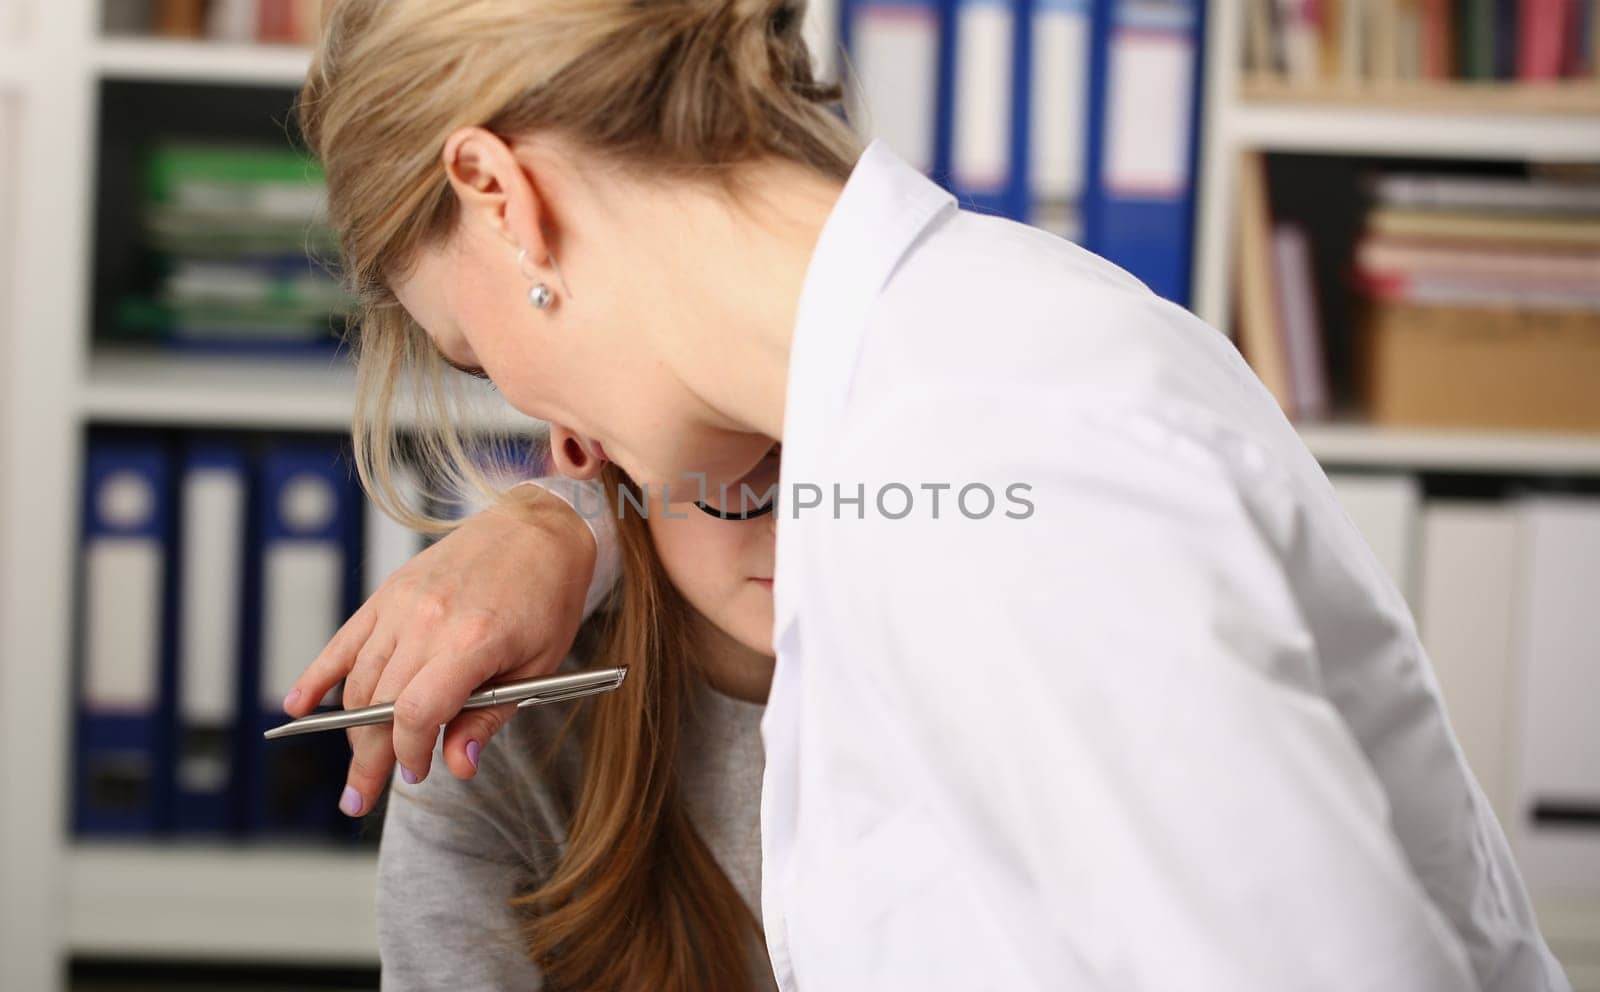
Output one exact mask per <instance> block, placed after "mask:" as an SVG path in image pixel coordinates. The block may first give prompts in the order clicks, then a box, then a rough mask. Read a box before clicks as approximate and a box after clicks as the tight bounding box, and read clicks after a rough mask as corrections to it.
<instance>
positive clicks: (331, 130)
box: [295, 0, 861, 990]
mask: <svg viewBox="0 0 1600 992" xmlns="http://www.w3.org/2000/svg"><path fill="white" fill-rule="evenodd" d="M803 15H804V0H331V2H329V3H328V4H326V5H325V7H324V21H323V27H322V33H321V37H320V41H319V45H318V47H317V50H316V52H315V53H314V56H313V60H312V64H311V68H310V71H309V73H308V75H307V78H306V83H305V86H304V88H303V89H302V90H301V92H300V95H299V98H298V100H297V102H296V107H295V112H296V117H297V120H298V125H299V128H300V131H301V133H302V134H303V135H304V136H305V138H306V140H307V143H308V144H309V146H310V149H311V151H312V153H313V154H314V155H315V156H316V157H317V159H318V160H319V163H320V165H321V167H322V170H323V172H324V174H325V176H326V179H327V184H328V220H329V222H330V224H331V226H332V228H333V231H334V234H335V236H336V238H337V240H338V243H339V250H340V258H339V260H338V270H339V276H340V278H341V280H342V281H343V283H344V285H345V287H346V289H347V290H348V291H349V292H350V293H351V295H352V296H353V297H354V298H355V300H356V320H355V321H354V322H353V327H354V330H353V332H352V333H351V335H350V337H349V340H348V344H349V345H350V348H351V350H352V352H353V354H354V356H355V359H356V367H357V373H356V390H357V398H356V412H355V418H354V423H353V425H352V434H353V438H354V454H355V463H356V468H357V471H358V474H359V476H360V479H361V483H362V487H363V488H364V489H365V490H366V491H367V493H368V495H369V497H370V498H372V500H373V501H374V502H375V503H377V504H378V505H379V506H380V507H382V508H383V509H384V510H385V511H386V512H387V513H389V514H390V515H391V516H393V517H395V518H396V519H397V520H400V521H402V522H404V523H406V524H407V525H409V526H411V527H413V528H415V529H417V530H422V531H428V532H434V533H437V532H440V531H443V530H447V529H449V527H450V526H451V523H450V521H449V520H447V519H440V518H438V517H436V516H433V515H430V514H429V513H427V512H426V511H425V510H422V509H418V508H415V507H413V506H412V505H411V504H410V503H409V502H408V500H407V499H406V497H405V495H404V490H403V488H402V487H401V486H400V485H399V484H398V481H397V477H398V475H399V473H398V471H397V469H396V466H397V464H398V463H399V462H400V461H401V454H400V451H399V449H400V438H399V437H398V428H399V427H401V426H402V425H403V426H404V427H405V429H406V432H407V434H408V436H409V438H410V440H411V442H412V444H411V445H410V448H411V451H412V453H413V457H415V458H416V459H418V460H419V461H420V462H421V463H422V464H421V467H422V469H423V471H424V473H425V474H426V475H427V476H428V477H429V478H430V479H432V480H437V481H439V484H440V487H441V488H442V489H444V490H446V491H451V492H462V491H470V490H474V489H475V490H477V491H479V492H484V493H489V494H491V495H492V494H493V492H494V487H493V486H492V485H491V484H490V483H489V482H488V481H487V479H486V478H485V477H484V475H483V473H482V472H481V471H480V470H479V468H478V466H477V465H476V464H475V461H474V458H473V457H472V456H471V453H470V450H469V445H468V444H467V443H466V442H465V441H464V439H463V435H462V428H461V426H460V425H461V423H462V422H463V417H464V416H465V414H466V411H467V410H468V409H469V404H468V400H467V398H466V394H465V393H463V391H462V390H461V389H460V388H459V387H460V386H461V385H463V384H464V382H465V380H464V378H463V377H461V376H460V375H459V374H457V373H455V372H453V371H451V370H449V368H448V367H447V366H446V365H445V364H444V363H443V361H442V360H441V359H440V358H439V356H438V354H437V353H436V351H435V350H434V348H433V347H432V345H431V343H430V342H429V340H428V338H427V335H426V334H425V332H424V331H423V330H422V328H421V327H419V326H418V325H417V324H416V322H415V321H414V320H413V319H412V318H411V317H410V315H409V314H407V313H406V311H405V310H404V309H403V308H402V307H401V306H400V304H399V302H398V300H397V299H396V298H395V296H394V293H393V290H392V289H391V284H392V281H393V280H394V279H395V278H396V277H397V276H399V275H402V274H404V273H405V272H406V271H407V270H408V268H409V266H410V265H411V263H412V262H413V261H414V260H415V259H416V258H417V257H418V255H419V254H420V253H421V252H422V251H423V250H424V249H428V248H433V247H439V246H442V245H444V244H446V243H447V242H448V240H449V238H450V237H451V235H452V234H453V233H454V230H455V227H456V224H457V221H458V212H459V204H458V202H457V200H456V198H455V195H454V193H453V191H452V189H451V187H450V185H449V183H448V181H447V179H446V177H445V174H444V170H443V166H442V164H441V162H440V153H441V150H442V148H443V144H444V141H445V139H446V138H447V137H448V136H449V135H450V134H451V133H452V132H453V131H454V130H456V129H457V128H459V127H462V126H467V125H478V126H482V127H484V128H486V129H488V130H490V131H492V132H494V133H495V134H497V135H499V136H501V137H502V138H503V139H506V140H508V141H509V140H511V139H514V138H516V137H521V136H526V135H531V134H535V133H549V134H553V135H559V136H560V137H561V138H562V139H563V140H565V141H566V142H568V143H570V144H571V146H573V147H576V148H579V149H581V150H582V151H583V152H584V153H585V154H588V155H592V156H594V157H595V160H596V161H598V162H604V163H605V164H607V165H609V166H612V167H617V168H620V169H623V170H625V171H627V172H628V173H629V174H631V175H635V176H638V177H641V178H648V179H650V180H652V181H655V182H685V183H704V184H710V187H711V188H714V189H718V190H720V191H722V192H723V193H725V194H726V195H728V196H730V197H731V198H733V199H734V200H736V201H737V200H738V197H739V195H740V193H741V192H742V186H741V179H742V177H743V175H744V173H745V170H743V169H742V168H741V167H742V166H745V165H747V164H751V163H756V162H759V161H763V160H782V161H787V162H792V163H796V164H799V165H801V166H803V167H806V168H808V169H811V170H813V171H814V172H816V173H817V174H818V175H820V176H823V177H825V178H829V179H833V180H837V181H840V182H843V181H844V180H845V179H847V178H848V177H849V174H850V171H851V169H852V168H853V166H854V163H855V161H856V159H857V157H858V156H859V154H860V150H861V142H860V139H859V138H858V137H857V136H856V133H855V131H854V130H853V129H852V128H851V126H850V124H849V123H848V122H847V121H846V120H845V119H844V118H843V117H842V116H841V115H840V114H839V113H838V112H837V111H839V110H840V109H841V108H840V107H839V101H840V99H841V97H842V92H841V90H840V88H839V87H838V86H837V85H821V84H819V83H818V82H817V81H816V80H815V79H814V78H813V76H812V72H811V65H812V62H811V54H810V52H809V51H808V50H807V46H806V43H805V41H804V40H803V38H802V36H801V22H802V21H803V19H804V16H803ZM402 399H404V400H405V401H406V403H407V404H408V405H409V406H410V410H409V411H407V415H406V416H403V417H402V416H397V412H398V411H397V409H396V407H397V404H398V403H399V402H400V401H401V400H402ZM612 491H613V492H614V491H615V490H614V489H613V490H612ZM623 532H624V535H625V536H624V546H625V550H626V555H627V562H628V570H629V578H628V579H627V580H626V581H625V584H624V588H623V590H622V592H621V593H620V600H619V603H618V608H617V609H616V610H615V611H614V612H613V613H612V614H610V615H609V617H608V618H607V619H606V620H605V621H603V623H604V624H606V626H603V627H601V628H600V629H601V630H602V633H601V634H600V648H599V651H598V653H599V654H602V655H608V656H615V657H619V658H621V657H626V658H629V659H630V660H629V662H628V663H629V664H630V666H631V665H637V664H641V663H644V664H647V665H648V668H649V672H650V674H647V675H646V677H645V678H643V679H640V678H638V674H643V673H635V674H633V675H631V676H630V678H629V679H628V681H627V682H626V683H625V684H624V689H628V690H630V691H627V692H619V693H616V694H612V695H610V696H607V697H604V698H600V699H596V700H594V701H592V703H593V705H592V706H590V707H586V708H585V709H584V712H585V713H588V714H590V715H591V716H592V722H591V723H590V724H589V726H588V728H587V730H586V737H585V751H586V760H585V763H584V770H583V776H584V781H583V785H582V799H581V800H580V803H579V808H578V812H577V815H576V817H575V819H574V821H573V823H572V825H571V829H570V831H569V834H568V842H567V847H566V849H565V852H564V855H563V858H562V860H561V862H560V863H559V864H558V866H557V867H556V869H555V872H554V874H552V875H551V876H550V878H549V880H548V882H547V883H546V884H544V885H543V886H542V887H541V888H539V889H538V890H536V891H534V892H531V893H528V894H527V896H526V898H525V899H523V900H521V901H520V903H519V904H520V905H522V906H523V907H524V908H526V909H529V910H531V911H533V912H532V917H531V922H530V924H529V927H530V929H529V933H528V936H529V952H530V955H531V956H533V957H534V958H535V959H536V960H538V961H540V963H541V964H542V965H543V966H544V967H545V970H546V977H547V979H548V981H549V983H550V985H551V987H552V988H561V989H590V988H607V989H612V988H621V989H652V990H655V989H664V990H679V989H681V990H691V989H694V990H700V989H717V990H721V989H725V988H737V987H740V986H742V985H743V984H745V976H746V975H747V974H748V971H747V970H746V968H747V962H748V961H749V958H748V955H747V948H748V940H747V938H748V936H749V931H750V930H751V928H752V927H754V925H755V920H754V919H753V917H752V916H751V914H750V913H749V910H748V909H747V908H746V907H745V906H744V905H743V903H742V901H741V900H740V899H739V898H738V896H737V894H736V893H735V892H734V890H733V888H732V886H731V884H730V883H729V882H728V880H727V878H726V877H725V876H724V875H723V874H722V872H721V871H720V869H719V868H718V867H717V865H716V863H715V861H714V860H713V859H712V858H711V857H710V855H709V853H708V852H707V851H706V849H705V847H704V845H703V844H701V843H700V842H699V838H698V837H697V836H696V835H695V833H694V830H693V828H692V827H690V826H689V824H688V820H687V817H686V814H685V811H684V810H683V808H682V802H681V795H680V793H679V790H678V787H677V779H676V774H677V772H676V768H675V766H674V763H673V760H672V759H673V757H674V755H675V753H676V734H677V729H678V725H679V722H680V721H681V719H682V717H683V706H684V705H685V699H686V696H685V690H684V688H683V686H684V682H683V679H685V678H687V677H688V674H687V673H688V671H689V669H690V662H691V659H690V649H689V645H688V643H687V634H686V626H685V621H684V620H683V614H682V612H681V611H682V610H683V609H686V608H685V607H683V606H682V603H681V600H677V599H676V597H675V596H674V595H673V594H672V590H671V589H670V586H668V585H666V584H665V578H664V576H663V575H662V574H661V572H660V569H659V565H657V564H656V563H655V559H654V556H653V554H649V553H648V551H649V548H648V544H647V542H648V538H647V535H645V534H644V532H643V529H642V524H640V525H635V526H632V527H626V526H625V527H624V528H623ZM674 604H676V605H674ZM641 660H646V661H643V662H642V661H641Z"/></svg>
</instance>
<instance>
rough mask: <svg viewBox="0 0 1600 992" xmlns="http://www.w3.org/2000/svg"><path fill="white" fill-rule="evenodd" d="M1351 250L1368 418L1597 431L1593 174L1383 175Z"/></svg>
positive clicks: (1598, 217)
mask: <svg viewBox="0 0 1600 992" xmlns="http://www.w3.org/2000/svg"><path fill="white" fill-rule="evenodd" d="M1372 194H1373V206H1372V209H1371V210H1370V212H1369V213H1368V215H1367V218H1366V224H1365V228H1364V230H1363V233H1362V235H1361V238H1360V240H1359V242H1358V243H1357V245H1356V252H1355V276H1356V282H1357V285H1358V286H1359V287H1360V288H1361V290H1362V291H1363V293H1364V295H1365V297H1366V306H1365V308H1364V309H1365V311H1366V318H1365V320H1364V321H1363V327H1362V331H1363V333H1362V342H1361V347H1360V349H1359V350H1360V353H1361V356H1362V358H1361V362H1362V370H1361V373H1360V377H1361V379H1362V384H1363V388H1362V393H1363V396H1364V402H1365V405H1366V408H1367V409H1366V413H1367V414H1368V416H1370V417H1371V418H1372V419H1373V420H1374V421H1375V422H1378V423H1392V424H1406V425H1430V426H1463V427H1466V426H1471V427H1506V428H1526V429H1555V430H1600V177H1592V178H1590V179H1588V180H1587V181H1584V180H1579V179H1571V178H1569V179H1556V178H1551V177H1542V178H1541V177H1537V176H1535V177H1531V178H1471V177H1463V176H1449V175H1418V174H1391V175H1387V176H1384V177H1382V178H1380V179H1377V180H1375V181H1374V182H1373V184H1372Z"/></svg>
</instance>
